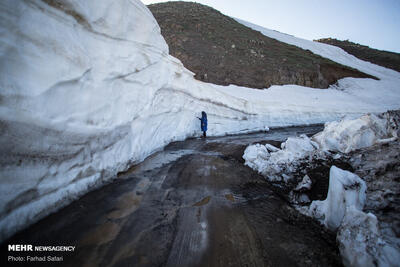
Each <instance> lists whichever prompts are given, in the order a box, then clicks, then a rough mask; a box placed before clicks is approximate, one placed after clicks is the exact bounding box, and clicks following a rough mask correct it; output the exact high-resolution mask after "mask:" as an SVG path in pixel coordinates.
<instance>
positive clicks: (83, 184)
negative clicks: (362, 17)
mask: <svg viewBox="0 0 400 267" xmlns="http://www.w3.org/2000/svg"><path fill="white" fill-rule="evenodd" d="M0 14H1V15H0V35H1V42H0V57H1V60H0V69H1V70H0V124H1V127H0V200H1V201H0V240H4V239H6V238H7V237H9V236H10V235H12V234H13V233H15V232H16V231H18V230H20V229H22V228H23V227H25V226H27V225H29V224H30V223H33V222H35V221H37V220H39V219H40V218H42V217H44V216H46V215H48V214H49V213H51V212H53V211H55V210H56V209H58V208H60V207H62V206H65V205H66V204H68V203H70V202H71V201H72V200H74V199H76V198H77V197H79V196H81V195H82V194H84V193H86V192H87V191H88V190H90V189H93V188H95V187H96V186H99V185H101V184H103V183H104V182H105V181H106V180H108V179H110V178H112V177H115V175H116V174H117V173H118V172H119V171H123V170H126V169H127V168H128V167H129V166H130V165H131V164H133V163H137V162H140V161H142V160H143V159H144V158H145V157H146V156H148V155H150V154H151V153H153V152H155V151H157V150H160V149H162V147H163V146H164V145H166V144H168V143H169V142H171V141H176V140H183V139H185V138H186V137H189V136H196V135H200V133H199V129H198V128H199V121H198V120H197V118H196V117H195V116H199V115H200V112H201V111H202V110H205V111H206V112H207V113H208V118H209V134H210V135H224V134H227V133H242V132H250V131H257V130H262V129H264V128H265V126H269V127H277V126H287V125H299V124H312V123H322V122H326V121H332V120H336V119H339V118H340V117H342V116H343V115H350V116H352V117H355V116H359V115H361V114H363V113H365V112H382V111H385V110H387V109H393V108H399V106H400V104H399V103H400V93H399V88H398V85H399V84H400V83H399V81H400V75H399V74H398V73H396V72H393V71H389V70H386V69H384V68H383V70H382V68H380V67H377V66H375V65H372V67H371V68H372V69H374V68H375V69H378V70H379V71H378V72H377V74H376V73H375V72H376V71H372V72H373V73H372V74H373V75H375V76H377V77H379V78H382V79H381V81H374V80H370V79H366V80H361V79H343V81H341V82H340V83H339V85H338V86H336V87H332V88H330V89H328V90H319V89H310V88H306V87H301V86H295V85H287V86H273V87H271V88H269V89H268V90H253V89H249V88H243V87H238V86H227V87H223V86H216V85H212V84H206V83H202V82H199V81H196V80H194V79H193V73H191V72H190V71H188V70H186V69H185V68H184V67H183V65H182V64H181V62H180V61H179V60H177V59H175V58H173V57H171V56H169V54H168V46H167V45H166V43H165V41H164V39H163V38H162V36H161V34H160V29H159V27H158V25H157V22H156V21H155V19H154V18H153V16H152V14H151V13H150V11H149V10H148V9H147V8H146V7H145V6H144V5H143V4H142V3H141V2H140V1H138V0H103V1H95V0H87V1H78V0H53V1H50V0H19V1H14V0H3V1H1V3H0ZM321 45H323V44H321ZM340 51H342V50H340ZM368 73H371V72H368ZM378 74H379V75H378ZM382 83H383V84H384V85H385V86H381V84H382ZM393 84H397V87H394V85H393ZM374 86H375V87H376V86H377V88H379V89H380V90H381V91H380V92H379V94H377V93H374V92H375V91H374V88H373V87H374ZM382 88H383V89H382ZM395 89H396V90H395ZM377 95H379V97H377ZM377 101H378V102H379V101H380V102H379V103H377Z"/></svg>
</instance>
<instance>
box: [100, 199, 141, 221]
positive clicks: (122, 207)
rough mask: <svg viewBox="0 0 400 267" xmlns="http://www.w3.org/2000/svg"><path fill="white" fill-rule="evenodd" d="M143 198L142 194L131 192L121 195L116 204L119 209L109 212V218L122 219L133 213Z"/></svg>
mask: <svg viewBox="0 0 400 267" xmlns="http://www.w3.org/2000/svg"><path fill="white" fill-rule="evenodd" d="M141 200H142V196H141V195H139V196H138V195H136V194H135V193H132V192H129V193H127V194H124V195H122V196H121V197H120V199H119V201H118V203H117V204H116V207H117V208H118V209H117V210H114V211H113V212H111V213H109V214H108V215H107V218H109V219H121V218H124V217H126V216H128V215H129V214H132V213H133V212H134V211H136V210H137V208H138V207H139V205H140V202H141Z"/></svg>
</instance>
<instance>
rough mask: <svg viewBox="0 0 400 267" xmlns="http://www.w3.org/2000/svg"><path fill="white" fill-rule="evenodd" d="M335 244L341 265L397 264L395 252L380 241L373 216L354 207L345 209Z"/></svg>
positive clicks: (389, 245)
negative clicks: (338, 251) (337, 247)
mask: <svg viewBox="0 0 400 267" xmlns="http://www.w3.org/2000/svg"><path fill="white" fill-rule="evenodd" d="M337 241H338V243H339V249H340V254H341V256H342V260H343V264H344V265H345V266H360V267H364V266H398V264H399V262H400V252H399V250H398V249H396V247H395V245H392V244H390V243H388V241H386V240H384V239H383V237H382V234H381V231H380V229H379V225H378V220H377V219H376V217H375V216H374V215H373V214H372V213H368V214H366V213H364V212H362V211H360V210H358V209H357V208H356V207H355V206H350V207H348V208H347V210H346V215H345V216H344V218H343V221H342V225H341V226H340V228H339V230H338V234H337Z"/></svg>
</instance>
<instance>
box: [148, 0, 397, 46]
mask: <svg viewBox="0 0 400 267" xmlns="http://www.w3.org/2000/svg"><path fill="white" fill-rule="evenodd" d="M142 2H143V3H145V4H150V3H159V2H167V1H157V0H142ZM194 2H197V3H201V4H205V5H208V6H211V7H213V8H215V9H217V10H219V11H221V12H222V13H223V14H225V15H228V16H231V17H236V18H240V19H243V20H246V21H249V22H251V23H254V24H257V25H260V26H263V27H265V28H269V29H273V30H277V31H280V32H283V33H287V34H291V35H294V36H296V37H300V38H304V39H308V40H315V39H320V38H327V37H332V38H336V39H340V40H347V39H348V40H350V41H352V42H355V43H359V44H363V45H368V46H370V47H372V48H376V49H380V50H387V51H393V52H397V53H400V0H247V1H244V0H196V1H194Z"/></svg>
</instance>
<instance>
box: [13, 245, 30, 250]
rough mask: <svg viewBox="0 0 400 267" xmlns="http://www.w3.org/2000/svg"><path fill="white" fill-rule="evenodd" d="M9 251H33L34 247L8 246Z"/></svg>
mask: <svg viewBox="0 0 400 267" xmlns="http://www.w3.org/2000/svg"><path fill="white" fill-rule="evenodd" d="M8 251H33V248H32V245H8Z"/></svg>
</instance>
